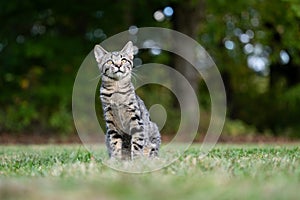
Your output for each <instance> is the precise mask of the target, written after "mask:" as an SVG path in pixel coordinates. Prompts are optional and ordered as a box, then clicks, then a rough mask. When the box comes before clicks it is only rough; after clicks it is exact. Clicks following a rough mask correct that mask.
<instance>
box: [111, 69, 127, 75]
mask: <svg viewBox="0 0 300 200" xmlns="http://www.w3.org/2000/svg"><path fill="white" fill-rule="evenodd" d="M117 73H121V74H124V73H125V72H123V71H121V70H120V69H118V71H116V72H114V74H117Z"/></svg>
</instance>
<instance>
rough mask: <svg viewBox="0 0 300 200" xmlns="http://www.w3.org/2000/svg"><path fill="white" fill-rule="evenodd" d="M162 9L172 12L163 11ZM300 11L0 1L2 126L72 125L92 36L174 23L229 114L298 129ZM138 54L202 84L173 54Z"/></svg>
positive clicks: (260, 5)
mask: <svg viewBox="0 0 300 200" xmlns="http://www.w3.org/2000/svg"><path fill="white" fill-rule="evenodd" d="M168 6H169V7H171V8H172V9H173V11H174V13H172V15H170V16H166V15H165V14H164V13H163V12H162V11H163V10H164V9H165V8H166V7H168ZM299 8H300V3H299V1H297V0H276V1H266V0H248V1H242V0H238V1H235V2H234V3H230V2H229V1H224V0H215V1H205V0H187V1H183V0H170V1H168V0H163V1H160V0H153V1H145V0H143V1H134V0H125V1H119V0H116V1H109V0H101V1H96V0H87V1H85V2H84V3H83V2H82V1H79V0H73V1H71V2H68V1H58V0H52V1H44V0H32V1H16V0H12V1H1V2H0V19H2V20H1V21H2V25H1V29H0V90H1V95H0V102H1V109H0V132H3V131H18V130H19V131H24V130H27V131H31V130H33V129H35V130H44V131H49V130H51V131H58V132H60V133H61V132H66V133H67V132H71V130H72V127H73V126H72V118H71V116H72V115H71V93H72V85H73V81H74V78H75V76H76V71H77V69H78V67H79V66H80V63H81V62H82V60H83V59H84V57H85V55H86V54H87V53H88V52H89V51H90V50H91V49H92V48H93V46H94V45H95V43H99V42H101V41H103V40H104V39H106V38H107V37H109V36H111V35H113V34H116V33H118V32H121V31H124V30H127V29H128V28H129V27H130V26H132V25H135V26H137V27H143V26H163V27H168V28H173V29H175V30H178V31H180V32H182V33H185V34H187V35H189V36H191V37H192V38H195V39H197V40H198V41H199V42H200V43H201V44H202V45H203V46H204V47H205V48H206V49H207V51H208V52H209V53H210V54H211V55H212V57H213V59H214V60H215V62H216V64H217V66H218V67H219V69H220V71H221V73H222V76H223V78H224V82H225V85H226V90H227V95H228V102H229V105H228V107H229V116H230V117H231V118H233V119H241V120H243V121H245V122H247V123H249V124H252V125H254V126H256V127H258V129H259V130H260V131H263V130H266V129H272V130H273V131H274V132H277V133H281V132H282V131H283V130H287V129H288V130H291V129H295V130H296V129H297V128H298V129H299V130H300V127H299V125H298V122H297V121H298V120H297V119H299V117H300V107H299V106H298V105H299V104H300V89H299V88H300V86H299V82H300V70H299V69H300V68H299V66H300V58H299V53H300V52H299V51H300V42H299V41H298V40H297V39H298V38H299V36H300V35H299V34H300V30H299V29H300V27H299V19H300V12H299V10H300V9H299ZM282 10H285V11H288V12H281V11H282ZM156 11H160V13H162V14H163V15H165V16H164V18H163V19H162V20H156V18H155V16H154V13H155V12H156ZM140 56H141V57H143V58H144V59H145V61H146V62H147V61H148V60H149V59H152V60H153V59H154V60H156V61H163V62H165V64H170V65H172V66H174V67H175V68H176V69H178V70H179V71H181V72H182V73H183V74H184V75H185V76H187V77H188V79H189V80H190V81H191V83H192V85H193V87H194V88H198V87H199V82H198V81H197V80H198V79H197V77H195V74H196V73H193V72H192V71H191V70H192V68H191V67H183V66H187V63H186V62H185V61H183V60H181V59H180V58H177V57H174V58H172V59H170V55H167V54H162V55H161V56H153V55H146V56H145V55H140ZM200 89H202V86H201V87H200ZM144 95H147V93H144ZM206 98H207V99H209V95H207V97H206ZM149 99H154V97H149ZM156 99H161V98H156ZM166 99H169V98H166ZM207 101H209V100H207ZM169 106H170V105H169ZM207 107H209V105H207ZM207 109H208V108H207ZM170 110H171V109H170ZM170 132H172V130H170ZM294 132H296V131H294Z"/></svg>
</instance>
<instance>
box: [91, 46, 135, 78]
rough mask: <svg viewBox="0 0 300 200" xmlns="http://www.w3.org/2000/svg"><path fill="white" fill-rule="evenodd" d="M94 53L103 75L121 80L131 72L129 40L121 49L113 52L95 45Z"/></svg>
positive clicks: (131, 48)
mask: <svg viewBox="0 0 300 200" xmlns="http://www.w3.org/2000/svg"><path fill="white" fill-rule="evenodd" d="M94 54H95V58H96V61H97V63H98V67H99V69H100V71H101V73H102V75H103V76H106V77H108V78H109V79H113V80H121V79H123V78H124V77H127V76H129V75H130V74H131V70H132V67H133V62H132V60H133V44H132V42H131V41H129V42H128V43H127V44H126V45H125V46H124V48H123V49H122V50H121V51H114V52H108V51H106V50H105V49H103V48H102V47H101V46H100V45H96V46H95V48H94Z"/></svg>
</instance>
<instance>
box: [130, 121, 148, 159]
mask: <svg viewBox="0 0 300 200" xmlns="http://www.w3.org/2000/svg"><path fill="white" fill-rule="evenodd" d="M145 142H146V141H145V134H144V129H143V127H142V126H140V127H139V128H137V127H135V128H133V129H132V130H131V157H132V158H136V157H142V156H143V155H144V147H145Z"/></svg>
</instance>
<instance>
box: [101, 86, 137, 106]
mask: <svg viewBox="0 0 300 200" xmlns="http://www.w3.org/2000/svg"><path fill="white" fill-rule="evenodd" d="M100 97H101V100H102V101H103V102H104V103H106V104H110V105H115V106H121V107H124V106H126V105H128V104H129V103H130V101H131V100H133V98H134V97H135V92H134V87H133V85H132V84H131V83H121V84H120V83H118V82H115V83H111V84H103V85H102V86H101V88H100Z"/></svg>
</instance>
